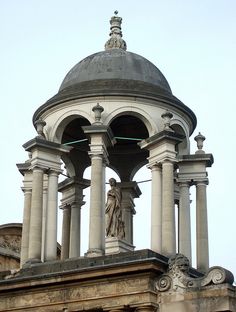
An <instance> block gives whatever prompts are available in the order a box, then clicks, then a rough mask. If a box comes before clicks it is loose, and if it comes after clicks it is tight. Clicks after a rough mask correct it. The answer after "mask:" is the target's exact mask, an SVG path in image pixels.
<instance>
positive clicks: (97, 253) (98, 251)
mask: <svg viewBox="0 0 236 312" xmlns="http://www.w3.org/2000/svg"><path fill="white" fill-rule="evenodd" d="M84 256H85V257H89V258H92V257H99V256H104V251H103V250H101V249H96V248H94V249H89V250H88V251H87V252H86V253H85V254H84Z"/></svg>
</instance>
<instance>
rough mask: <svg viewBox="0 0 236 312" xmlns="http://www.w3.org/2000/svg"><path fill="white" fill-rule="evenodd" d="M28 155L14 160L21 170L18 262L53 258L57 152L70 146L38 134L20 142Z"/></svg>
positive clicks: (54, 246) (59, 156) (58, 172)
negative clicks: (20, 237)
mask: <svg viewBox="0 0 236 312" xmlns="http://www.w3.org/2000/svg"><path fill="white" fill-rule="evenodd" d="M23 147H24V148H25V150H26V151H28V152H30V154H31V158H30V159H29V160H28V161H27V162H26V163H25V164H18V169H19V170H20V171H21V173H22V174H24V187H23V191H24V216H23V231H22V252H21V265H23V264H24V263H25V262H27V261H31V262H40V261H49V260H55V259H56V258H57V207H58V175H59V174H60V172H61V161H60V159H61V155H62V153H68V152H69V151H70V149H71V148H70V147H67V146H62V145H60V144H57V143H53V142H49V141H47V140H45V138H44V137H42V136H38V137H36V138H34V139H32V140H30V141H28V142H27V143H25V144H24V145H23Z"/></svg>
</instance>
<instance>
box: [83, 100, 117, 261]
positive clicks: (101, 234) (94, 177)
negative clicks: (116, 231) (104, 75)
mask: <svg viewBox="0 0 236 312" xmlns="http://www.w3.org/2000/svg"><path fill="white" fill-rule="evenodd" d="M93 111H94V113H95V122H94V123H93V124H92V125H91V126H84V127H83V130H84V133H85V134H86V135H87V136H88V137H89V138H90V145H89V146H90V151H89V155H90V157H91V189H90V215H89V248H88V252H87V254H86V255H87V256H88V257H93V256H99V255H103V254H104V253H105V221H104V220H105V165H106V164H107V162H108V152H107V147H108V146H109V145H113V144H114V143H115V140H114V137H113V133H112V131H111V129H110V128H109V127H108V126H105V125H103V124H102V123H101V112H102V111H103V108H102V107H101V106H100V105H99V104H98V105H97V106H95V107H93Z"/></svg>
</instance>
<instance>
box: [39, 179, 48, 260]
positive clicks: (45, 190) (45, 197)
mask: <svg viewBox="0 0 236 312" xmlns="http://www.w3.org/2000/svg"><path fill="white" fill-rule="evenodd" d="M47 206H48V175H47V174H44V176H43V216H42V246H41V261H42V262H44V260H45V237H46V220H47Z"/></svg>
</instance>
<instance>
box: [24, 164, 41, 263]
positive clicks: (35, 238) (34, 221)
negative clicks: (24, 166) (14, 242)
mask: <svg viewBox="0 0 236 312" xmlns="http://www.w3.org/2000/svg"><path fill="white" fill-rule="evenodd" d="M43 173H44V172H43V169H42V168H39V167H34V168H33V184H32V199H31V215H30V231H29V255H28V257H29V260H34V261H39V262H40V261H41V243H42V206H43Z"/></svg>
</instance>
